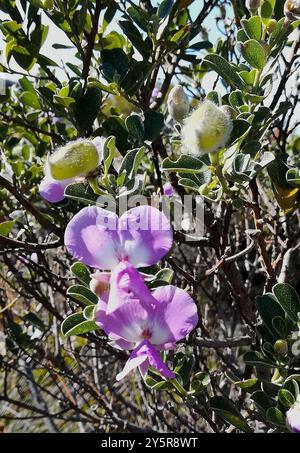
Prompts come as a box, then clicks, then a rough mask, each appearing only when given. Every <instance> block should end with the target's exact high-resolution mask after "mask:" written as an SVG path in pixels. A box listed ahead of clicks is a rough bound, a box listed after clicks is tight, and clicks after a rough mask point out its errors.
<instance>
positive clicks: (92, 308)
mask: <svg viewBox="0 0 300 453" xmlns="http://www.w3.org/2000/svg"><path fill="white" fill-rule="evenodd" d="M96 311H97V306H96V305H88V306H87V307H85V309H84V310H83V316H84V318H85V319H86V320H88V321H94V319H95V316H96Z"/></svg>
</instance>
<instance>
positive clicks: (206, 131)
mask: <svg viewBox="0 0 300 453" xmlns="http://www.w3.org/2000/svg"><path fill="white" fill-rule="evenodd" d="M231 131H232V121H231V119H230V116H229V115H228V113H227V112H224V111H223V110H222V109H221V108H219V107H218V106H217V105H216V104H214V103H213V102H211V101H204V102H203V103H202V104H200V105H199V107H198V109H197V110H195V111H194V112H193V113H192V114H191V115H190V116H189V117H188V118H187V119H186V120H185V122H184V126H183V128H182V144H183V146H184V147H185V148H186V150H187V152H188V153H189V154H193V155H195V156H198V155H200V154H202V153H211V152H213V151H216V150H217V149H219V148H222V147H224V146H225V145H226V143H227V141H228V139H229V137H230V134H231Z"/></svg>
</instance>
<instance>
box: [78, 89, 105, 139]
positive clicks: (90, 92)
mask: <svg viewBox="0 0 300 453" xmlns="http://www.w3.org/2000/svg"><path fill="white" fill-rule="evenodd" d="M101 101H102V93H101V91H100V90H99V88H96V87H91V86H89V87H88V88H87V90H86V92H85V94H84V95H83V96H81V97H80V98H79V99H78V101H77V102H76V105H75V118H76V121H77V124H78V126H79V129H80V130H81V131H82V132H87V131H89V130H90V128H91V127H92V126H93V124H94V121H95V119H96V118H97V115H98V112H99V110H100V107H101Z"/></svg>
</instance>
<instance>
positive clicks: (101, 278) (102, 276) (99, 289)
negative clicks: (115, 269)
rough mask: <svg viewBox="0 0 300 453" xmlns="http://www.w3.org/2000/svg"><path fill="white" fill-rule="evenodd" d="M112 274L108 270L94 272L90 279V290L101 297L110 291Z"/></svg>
mask: <svg viewBox="0 0 300 453" xmlns="http://www.w3.org/2000/svg"><path fill="white" fill-rule="evenodd" d="M109 288H110V274H109V273H107V272H96V273H95V274H92V279H91V281H90V290H91V291H93V293H95V294H97V296H99V297H100V298H101V297H103V295H104V294H105V293H107V292H108V291H109Z"/></svg>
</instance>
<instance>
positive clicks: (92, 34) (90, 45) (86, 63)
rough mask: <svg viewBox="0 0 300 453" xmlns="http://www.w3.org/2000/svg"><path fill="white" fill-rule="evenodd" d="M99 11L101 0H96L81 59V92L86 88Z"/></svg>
mask: <svg viewBox="0 0 300 453" xmlns="http://www.w3.org/2000/svg"><path fill="white" fill-rule="evenodd" d="M100 13H101V0H96V6H95V13H94V15H93V18H92V29H91V32H90V33H89V35H88V38H87V41H88V45H87V49H86V53H85V57H84V61H83V69H82V78H83V79H84V87H83V92H84V91H85V89H86V85H87V78H88V75H89V71H90V65H91V60H92V56H93V50H94V45H95V40H96V36H97V33H98V23H99V17H100Z"/></svg>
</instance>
